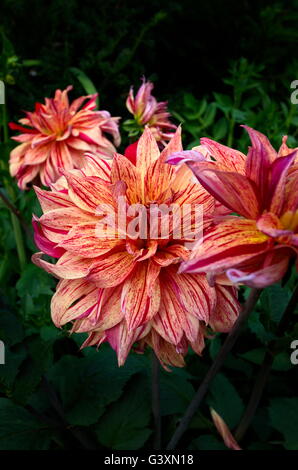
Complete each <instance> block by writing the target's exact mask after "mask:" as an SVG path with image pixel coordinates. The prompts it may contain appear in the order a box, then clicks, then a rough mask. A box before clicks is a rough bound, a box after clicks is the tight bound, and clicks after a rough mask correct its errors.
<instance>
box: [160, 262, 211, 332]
mask: <svg viewBox="0 0 298 470" xmlns="http://www.w3.org/2000/svg"><path fill="white" fill-rule="evenodd" d="M166 282H167V283H168V284H170V285H171V288H172V289H173V291H174V293H175V296H176V297H177V298H178V302H179V303H180V305H181V307H182V308H183V310H184V312H185V314H186V315H188V314H191V315H194V316H195V317H197V318H198V319H199V320H201V321H204V322H205V323H206V324H207V323H208V322H209V316H210V312H212V311H213V310H214V308H215V305H216V291H215V289H214V288H213V287H210V285H209V284H208V282H207V279H206V276H205V274H178V273H177V268H176V267H174V266H170V267H169V268H168V269H167V270H166Z"/></svg>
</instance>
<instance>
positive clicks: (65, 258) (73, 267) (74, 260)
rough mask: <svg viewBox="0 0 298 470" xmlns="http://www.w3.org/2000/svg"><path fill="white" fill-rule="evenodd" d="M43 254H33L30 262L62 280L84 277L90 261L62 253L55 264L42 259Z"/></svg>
mask: <svg viewBox="0 0 298 470" xmlns="http://www.w3.org/2000/svg"><path fill="white" fill-rule="evenodd" d="M43 254H44V253H35V254H34V255H33V256H32V262H33V263H34V264H36V266H39V267H40V268H43V269H44V270H45V271H47V272H48V273H50V274H53V275H54V276H55V277H58V278H62V279H80V278H83V277H85V276H86V275H87V274H88V272H89V269H90V261H89V260H88V259H87V260H85V259H82V258H79V257H78V256H74V255H73V254H71V253H67V252H66V253H64V254H63V255H62V256H61V258H59V260H58V262H57V263H56V264H51V263H48V262H47V261H44V260H43V259H42V256H43Z"/></svg>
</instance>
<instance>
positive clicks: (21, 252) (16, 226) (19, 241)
mask: <svg viewBox="0 0 298 470" xmlns="http://www.w3.org/2000/svg"><path fill="white" fill-rule="evenodd" d="M2 127H3V142H4V143H5V144H7V143H8V141H9V135H8V127H7V115H6V105H5V104H4V105H2ZM2 167H3V163H2ZM4 184H5V187H6V190H7V192H8V194H9V196H10V197H11V199H12V200H13V201H14V200H15V194H14V190H13V188H12V186H11V185H10V184H9V183H8V182H5V181H4ZM11 222H12V227H13V231H14V236H15V241H16V247H17V252H18V257H19V263H20V268H21V271H23V270H24V268H25V267H26V252H25V246H24V241H23V236H22V230H21V225H20V222H19V220H18V218H17V217H16V215H15V214H14V213H13V212H11Z"/></svg>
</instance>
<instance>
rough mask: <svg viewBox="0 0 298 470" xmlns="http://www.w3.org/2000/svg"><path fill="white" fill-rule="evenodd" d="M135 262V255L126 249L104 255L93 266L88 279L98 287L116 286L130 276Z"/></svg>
mask: <svg viewBox="0 0 298 470" xmlns="http://www.w3.org/2000/svg"><path fill="white" fill-rule="evenodd" d="M135 264H136V261H135V257H134V256H132V255H129V254H128V253H127V252H125V251H122V252H119V253H112V254H109V255H104V256H102V257H100V259H98V260H96V261H95V262H94V264H93V265H92V266H91V269H90V272H89V274H88V277H87V279H88V280H89V281H90V282H94V283H95V284H96V285H97V286H98V287H114V286H117V285H118V284H121V282H123V281H124V280H125V279H126V278H127V277H128V276H129V274H130V273H131V272H132V270H133V269H134V266H135Z"/></svg>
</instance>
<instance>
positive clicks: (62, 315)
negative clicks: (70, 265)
mask: <svg viewBox="0 0 298 470" xmlns="http://www.w3.org/2000/svg"><path fill="white" fill-rule="evenodd" d="M99 291H102V289H98V288H96V287H95V286H94V285H93V284H90V283H88V282H86V280H81V279H75V280H68V279H67V280H62V281H60V282H59V284H58V286H57V290H56V292H55V294H54V296H53V298H52V301H51V314H52V320H53V322H54V324H55V325H56V326H57V327H61V326H62V325H65V324H66V323H68V322H69V321H72V320H75V319H77V318H78V317H80V316H82V315H83V314H84V313H85V314H88V312H89V311H92V309H93V308H94V306H96V307H97V306H98V298H99V295H100V294H101V292H99Z"/></svg>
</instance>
